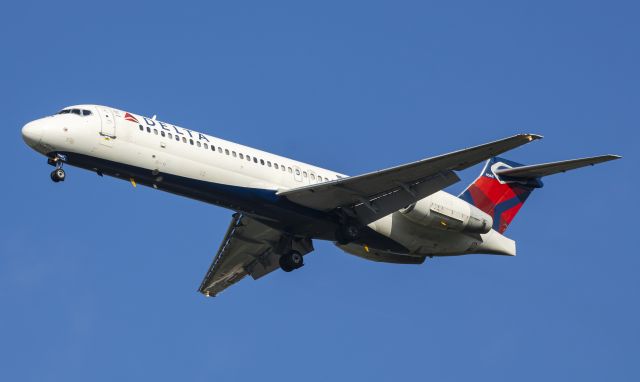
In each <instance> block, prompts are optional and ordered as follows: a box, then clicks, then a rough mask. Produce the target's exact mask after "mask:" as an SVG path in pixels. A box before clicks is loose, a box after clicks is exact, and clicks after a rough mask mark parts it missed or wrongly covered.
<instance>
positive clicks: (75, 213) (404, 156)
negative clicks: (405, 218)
mask: <svg viewBox="0 0 640 382" xmlns="http://www.w3.org/2000/svg"><path fill="white" fill-rule="evenodd" d="M209 3H214V2H209ZM215 3H216V4H215V5H208V6H206V7H204V6H200V5H198V6H196V5H192V4H190V3H189V2H178V3H175V2H171V3H170V4H169V3H168V2H167V4H159V3H158V2H149V3H147V4H132V3H130V2H116V1H109V2H100V3H99V4H90V3H89V2H85V1H82V2H75V3H72V2H65V1H56V2H42V3H33V2H27V1H24V2H22V1H21V2H15V1H14V2H9V3H7V4H5V5H4V6H3V10H2V12H1V13H0V36H2V37H0V39H2V44H1V46H2V59H1V60H0V79H1V82H0V83H1V84H2V86H1V90H0V108H1V110H0V111H1V115H2V117H3V123H2V127H1V128H2V134H3V135H2V139H1V140H0V147H1V150H2V154H3V156H4V158H5V159H7V162H5V164H4V166H3V173H4V174H5V175H4V177H3V180H2V185H3V186H2V191H1V192H2V196H3V198H2V199H3V201H4V206H3V209H2V217H3V218H2V219H1V220H0V228H1V230H0V231H1V232H2V234H1V235H0V307H1V309H0V360H1V361H0V379H1V380H6V381H9V380H21V381H41V380H51V381H86V380H92V381H114V380H157V381H165V380H166V381H175V380H194V381H205V380H206V381H212V380H213V381H225V380H248V381H258V380H268V381H270V380H278V381H290V380H291V381H298V380H307V381H327V380H368V381H391V380H400V379H411V380H427V379H431V380H434V381H456V380H492V381H514V380H517V381H540V380H567V379H570V380H581V381H589V380H591V381H602V380H616V381H637V380H639V379H640V366H639V365H640V364H639V363H638V361H639V353H640V350H639V349H638V347H639V344H640V329H639V326H638V323H639V322H640V307H639V305H638V301H639V297H640V296H639V290H640V281H639V278H638V272H639V269H640V256H638V255H639V253H638V252H639V251H638V244H637V242H636V240H635V235H636V234H637V227H638V212H639V211H638V199H637V192H638V187H639V185H640V182H639V181H638V165H640V161H639V153H638V141H639V139H640V133H638V110H639V109H638V104H639V102H640V94H639V90H638V89H639V88H640V81H639V80H640V78H639V76H640V75H639V71H638V68H639V67H640V65H639V64H640V63H639V58H640V51H639V44H638V38H639V37H640V26H639V25H640V24H639V23H638V20H639V16H640V12H639V11H640V8H638V5H637V2H631V1H629V2H615V1H598V2H594V1H574V2H565V1H549V2H541V1H527V2H514V1H501V2H478V1H438V2H387V3H379V2H370V1H367V2H361V3H348V4H347V3H346V2H343V1H339V2H326V1H325V2H317V4H315V5H310V4H304V5H303V4H301V3H302V2H298V1H292V2H288V3H285V2H254V3H248V2H247V3H242V4H240V3H239V2H234V3H235V4H228V3H229V2H225V3H226V4H222V2H215ZM266 3H269V4H268V5H267V4H266ZM77 103H99V104H106V105H111V106H114V107H118V108H121V109H125V110H130V111H132V112H135V113H139V114H143V115H152V114H158V116H159V118H160V119H162V120H165V121H168V122H172V123H176V124H179V125H182V126H186V127H190V128H193V129H196V130H201V131H204V132H207V133H209V134H212V135H217V136H220V137H223V138H225V139H229V140H233V141H237V142H242V143H244V144H247V145H251V146H255V147H259V148H261V149H264V150H267V151H271V152H274V153H278V154H282V155H285V156H289V157H294V158H297V159H300V160H303V161H306V162H310V163H313V164H317V165H320V166H324V167H327V168H331V169H335V170H337V171H341V172H344V173H348V174H358V173H362V172H366V171H371V170H375V169H379V168H383V167H387V166H391V165H397V164H401V163H403V162H408V161H412V160H417V159H420V158H423V157H427V156H432V155H437V154H440V153H444V152H447V151H450V150H454V149H458V148H462V147H466V146H470V145H474V144H480V143H484V142H486V141H490V140H493V139H497V138H500V137H504V136H508V135H512V134H514V133H519V132H531V133H539V134H543V135H544V136H545V139H544V140H542V141H539V142H535V143H533V144H531V145H528V146H527V147H525V148H521V149H518V150H515V151H513V152H512V153H510V154H508V157H509V158H510V159H512V160H516V161H520V162H523V163H535V162H541V161H551V160H561V159H568V158H574V157H580V156H587V155H596V154H604V153H616V154H621V155H623V156H624V159H622V160H620V161H617V162H613V163H608V164H604V165H601V166H598V167H594V168H588V169H584V170H579V171H576V172H573V173H570V174H565V175H557V176H555V177H552V178H548V179H547V181H546V186H545V188H544V189H542V190H540V191H536V192H535V193H534V194H533V196H532V197H531V198H530V199H529V201H528V202H527V204H526V205H525V206H524V208H523V210H522V211H521V213H520V214H519V215H518V217H517V218H516V220H515V221H514V223H513V224H512V225H511V227H510V229H509V231H508V234H509V236H511V237H512V238H514V239H516V240H517V241H518V256H517V257H515V258H505V257H492V256H465V257H458V258H448V259H447V258H444V259H434V260H433V261H427V262H426V263H425V264H423V265H422V266H397V265H389V264H378V263H372V262H367V261H364V260H361V259H359V258H355V257H352V256H349V255H347V254H344V253H341V252H340V251H339V250H337V249H336V248H335V247H334V246H333V245H332V244H331V243H324V242H323V243H319V244H317V246H316V247H317V250H316V252H314V253H313V254H311V255H310V256H309V257H308V258H307V260H306V266H305V267H304V268H303V269H301V270H300V271H296V272H293V273H291V274H285V273H283V272H276V273H274V274H272V275H270V276H269V277H267V278H264V279H262V280H260V281H255V282H254V281H252V280H244V281H243V282H242V283H240V284H238V285H236V286H234V287H233V288H231V289H229V290H227V291H226V292H224V293H223V294H221V295H220V297H219V298H216V299H206V298H204V297H202V296H201V295H200V294H199V293H197V292H196V289H197V287H198V285H199V283H200V281H201V279H202V277H203V276H204V273H205V272H206V270H207V267H208V266H209V264H210V262H211V259H212V257H213V255H214V253H215V251H216V249H217V247H218V245H219V242H220V240H221V239H222V236H223V234H224V232H225V229H226V227H227V224H228V222H229V219H230V215H231V212H230V211H227V210H223V209H221V208H218V207H215V206H210V205H205V204H201V203H198V202H195V201H192V200H188V199H182V198H179V197H176V196H172V195H169V194H164V193H160V192H157V191H154V190H152V189H145V188H142V187H138V188H137V189H134V188H132V187H131V185H129V184H128V183H126V182H122V181H117V180H114V179H111V178H99V177H97V176H96V175H95V174H92V173H89V172H86V171H82V170H79V169H73V168H69V169H68V172H67V174H68V179H67V181H66V182H64V183H63V184H53V183H52V182H51V181H50V179H49V172H50V171H51V168H50V167H49V166H47V165H46V163H45V158H43V157H41V156H39V155H38V154H36V153H35V152H33V151H31V150H30V149H29V148H27V147H26V146H25V145H24V143H23V142H22V139H21V137H20V128H21V127H22V125H23V124H24V123H25V122H27V121H29V120H32V119H35V118H39V117H41V116H44V115H48V114H52V113H54V112H55V111H57V110H58V109H60V108H61V107H63V106H65V105H70V104H77ZM478 171H480V169H479V168H477V167H476V168H474V169H472V170H469V171H465V172H464V173H462V174H461V176H462V178H463V181H462V182H460V183H459V184H457V185H455V186H453V187H452V188H451V191H452V192H456V193H457V192H458V191H460V190H461V189H462V188H463V187H464V186H465V185H466V183H468V182H469V181H471V180H472V179H473V178H474V177H475V176H476V173H477V172H478Z"/></svg>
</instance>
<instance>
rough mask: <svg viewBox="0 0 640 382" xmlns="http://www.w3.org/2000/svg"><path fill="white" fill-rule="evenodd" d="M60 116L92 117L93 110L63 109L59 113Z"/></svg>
mask: <svg viewBox="0 0 640 382" xmlns="http://www.w3.org/2000/svg"><path fill="white" fill-rule="evenodd" d="M58 114H75V115H79V116H81V117H86V116H88V115H91V114H92V113H91V110H86V109H62V110H60V111H59V112H58Z"/></svg>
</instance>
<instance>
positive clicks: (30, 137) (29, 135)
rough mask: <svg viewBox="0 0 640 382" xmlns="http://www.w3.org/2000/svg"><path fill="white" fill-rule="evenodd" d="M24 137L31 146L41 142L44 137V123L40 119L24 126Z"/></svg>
mask: <svg viewBox="0 0 640 382" xmlns="http://www.w3.org/2000/svg"><path fill="white" fill-rule="evenodd" d="M22 139H24V141H25V143H26V144H28V145H29V146H34V145H37V144H38V143H40V139H42V125H41V124H40V123H38V121H33V122H29V123H27V124H26V125H24V127H23V128H22Z"/></svg>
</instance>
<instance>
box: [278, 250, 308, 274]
mask: <svg viewBox="0 0 640 382" xmlns="http://www.w3.org/2000/svg"><path fill="white" fill-rule="evenodd" d="M303 265H304V259H303V258H302V255H301V254H300V252H298V251H291V252H289V253H287V254H284V255H281V256H280V268H282V270H283V271H285V272H291V271H293V270H295V269H298V268H300V267H302V266H303Z"/></svg>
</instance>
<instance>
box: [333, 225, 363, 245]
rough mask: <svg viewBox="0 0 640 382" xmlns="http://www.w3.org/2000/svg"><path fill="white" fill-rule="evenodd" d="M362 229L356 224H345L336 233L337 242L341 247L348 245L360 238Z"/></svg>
mask: <svg viewBox="0 0 640 382" xmlns="http://www.w3.org/2000/svg"><path fill="white" fill-rule="evenodd" d="M360 233H361V231H360V227H358V226H357V225H355V224H345V225H343V226H340V228H338V230H337V231H336V241H337V242H338V244H340V245H347V244H349V243H351V242H353V241H356V240H358V238H359V237H360Z"/></svg>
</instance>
